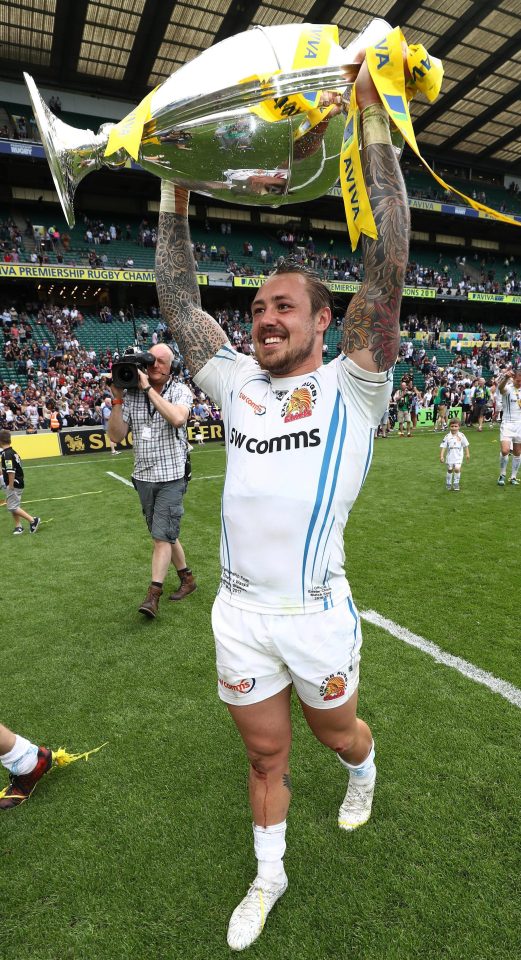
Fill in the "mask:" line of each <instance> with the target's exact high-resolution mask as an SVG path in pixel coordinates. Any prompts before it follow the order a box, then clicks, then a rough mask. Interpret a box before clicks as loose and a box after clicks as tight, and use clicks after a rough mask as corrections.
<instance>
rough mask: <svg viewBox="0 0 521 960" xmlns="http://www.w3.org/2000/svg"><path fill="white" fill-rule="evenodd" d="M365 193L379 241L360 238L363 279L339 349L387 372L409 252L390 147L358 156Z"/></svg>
mask: <svg viewBox="0 0 521 960" xmlns="http://www.w3.org/2000/svg"><path fill="white" fill-rule="evenodd" d="M362 163H363V169H364V179H365V183H366V187H367V193H368V195H369V199H370V202H371V207H372V211H373V216H374V221H375V224H376V228H377V231H378V238H377V239H376V240H371V239H370V238H368V237H365V236H362V252H363V261H364V280H363V282H362V285H361V287H360V289H359V290H358V292H357V293H356V294H355V295H354V296H353V298H352V300H351V303H350V304H349V308H348V310H347V313H346V317H345V321H344V330H343V337H342V350H343V352H344V353H345V354H353V353H355V354H356V353H357V352H358V351H364V352H365V353H366V355H367V352H368V353H369V354H370V355H371V357H372V362H371V366H372V367H374V369H375V370H377V371H384V370H388V369H389V368H390V367H392V366H393V364H394V362H395V360H396V357H397V356H398V348H399V345H400V304H401V299H402V290H403V283H404V277H405V271H406V268H407V259H408V252H409V207H408V204H407V196H406V193H405V187H404V184H403V179H402V175H401V171H400V167H399V164H398V160H397V158H396V155H395V153H394V148H393V147H392V146H391V145H390V144H385V143H374V144H371V145H370V146H369V147H366V148H364V149H363V151H362Z"/></svg>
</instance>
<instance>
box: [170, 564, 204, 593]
mask: <svg viewBox="0 0 521 960" xmlns="http://www.w3.org/2000/svg"><path fill="white" fill-rule="evenodd" d="M177 573H178V576H179V580H180V585H179V590H176V592H175V593H171V594H170V596H169V598H168V599H169V600H183V599H184V597H187V596H188V594H189V593H193V592H194V590H196V589H197V584H196V582H195V580H194V577H193V574H192V571H191V570H189V569H188V567H187V568H186V570H178V571H177Z"/></svg>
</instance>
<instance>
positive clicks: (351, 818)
mask: <svg viewBox="0 0 521 960" xmlns="http://www.w3.org/2000/svg"><path fill="white" fill-rule="evenodd" d="M375 783H376V774H375V776H374V778H373V780H372V781H371V782H370V783H368V784H361V783H357V782H356V777H353V776H352V775H351V776H350V777H349V786H348V788H347V793H346V795H345V797H344V800H343V803H342V806H341V807H340V810H339V811H338V826H339V827H340V829H341V830H356V828H357V827H361V826H362V825H363V824H364V823H367V821H368V820H369V817H370V816H371V807H372V805H373V794H374V787H375Z"/></svg>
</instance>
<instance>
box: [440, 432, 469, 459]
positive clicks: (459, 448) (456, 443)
mask: <svg viewBox="0 0 521 960" xmlns="http://www.w3.org/2000/svg"><path fill="white" fill-rule="evenodd" d="M468 445H469V442H468V440H467V438H466V436H465V434H464V433H460V432H459V431H458V433H456V434H452V433H447V434H446V435H445V436H444V438H443V440H442V441H441V443H440V447H443V449H444V450H446V451H447V453H448V454H449V456H452V457H456V458H457V457H463V451H464V450H465V447H468Z"/></svg>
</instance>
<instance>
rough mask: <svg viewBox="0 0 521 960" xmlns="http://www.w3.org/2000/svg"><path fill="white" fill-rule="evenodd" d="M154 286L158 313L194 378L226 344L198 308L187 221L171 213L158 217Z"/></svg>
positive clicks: (193, 262) (215, 324)
mask: <svg viewBox="0 0 521 960" xmlns="http://www.w3.org/2000/svg"><path fill="white" fill-rule="evenodd" d="M156 285H157V295H158V299H159V305H160V308H161V313H162V314H163V317H164V320H165V322H166V323H167V324H168V328H169V330H170V333H171V335H172V337H173V339H174V340H175V341H176V343H177V345H178V347H179V350H180V351H181V354H182V355H183V357H184V361H185V363H186V365H187V367H188V369H189V370H190V373H191V374H192V375H194V374H196V373H197V372H198V371H199V370H200V369H201V368H202V367H204V365H205V363H207V361H208V360H211V358H212V357H213V356H214V355H215V354H216V353H217V351H218V350H219V348H220V347H221V346H222V345H223V343H227V342H228V340H227V337H226V335H225V333H224V331H223V330H222V329H221V327H220V326H219V324H218V323H217V321H216V320H214V319H213V317H211V316H210V315H209V314H208V313H205V311H204V310H203V308H202V306H201V297H200V294H199V288H198V286H197V276H196V271H195V261H194V257H193V254H192V246H191V242H190V231H189V227H188V221H187V219H186V217H183V216H179V215H178V214H175V213H174V214H172V213H160V214H159V231H158V238H157V247H156Z"/></svg>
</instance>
